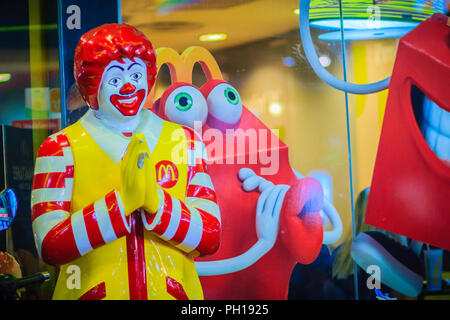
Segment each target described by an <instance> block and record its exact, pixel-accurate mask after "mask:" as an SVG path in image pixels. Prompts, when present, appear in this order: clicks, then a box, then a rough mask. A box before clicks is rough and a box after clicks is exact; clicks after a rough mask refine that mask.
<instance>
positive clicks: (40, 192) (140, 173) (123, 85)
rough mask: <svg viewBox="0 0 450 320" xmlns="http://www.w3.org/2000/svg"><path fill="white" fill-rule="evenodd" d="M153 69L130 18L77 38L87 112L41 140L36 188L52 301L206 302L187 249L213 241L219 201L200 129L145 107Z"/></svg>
mask: <svg viewBox="0 0 450 320" xmlns="http://www.w3.org/2000/svg"><path fill="white" fill-rule="evenodd" d="M156 72H157V68H156V56H155V52H154V50H153V48H152V44H151V43H150V41H149V40H148V39H147V38H146V37H145V36H144V34H143V33H141V32H140V31H138V30H137V29H135V28H134V27H132V26H129V25H126V24H107V25H102V26H100V27H97V28H95V29H93V30H91V31H89V32H87V33H86V34H84V35H83V36H82V37H81V39H80V41H79V44H78V47H77V48H76V51H75V66H74V74H75V78H76V81H77V83H78V86H79V88H80V93H81V95H82V97H83V99H84V100H85V101H86V102H87V104H88V105H89V107H90V109H89V111H88V112H87V113H86V114H85V115H84V116H83V117H82V118H81V119H80V120H79V121H78V122H76V123H74V124H72V125H71V126H68V127H66V128H65V129H63V130H61V131H60V132H58V133H56V134H53V135H51V136H50V137H48V138H47V139H46V140H45V142H44V143H43V144H42V145H41V147H40V149H39V151H38V153H37V156H36V166H35V171H34V179H33V187H32V196H31V199H32V200H31V206H32V221H33V232H34V236H35V240H36V245H37V248H38V252H39V254H40V257H41V258H42V259H43V260H44V261H45V262H46V263H48V264H52V265H57V266H59V267H60V268H59V276H58V280H57V284H56V288H55V291H54V294H53V299H142V300H145V299H203V292H202V288H201V285H200V281H199V278H198V274H197V271H196V268H195V265H194V260H193V258H194V257H198V256H204V255H207V254H212V253H214V252H215V251H216V250H217V249H218V246H219V236H220V226H221V225H220V212H219V207H218V205H217V203H216V197H215V192H214V187H213V185H212V183H211V179H210V177H209V175H208V173H207V168H206V152H205V147H204V144H203V142H202V140H201V138H200V137H199V136H198V135H197V134H195V133H194V131H193V130H191V129H189V128H187V127H184V126H182V125H179V124H175V123H172V122H168V121H165V120H162V119H161V118H159V117H158V116H156V115H155V114H154V113H152V112H151V111H149V110H147V109H144V108H143V106H144V102H145V100H146V97H147V95H148V93H149V92H150V91H151V89H152V87H153V85H154V83H155V77H156ZM179 100H180V105H179V107H180V108H183V98H182V97H181V98H180V99H179ZM76 275H78V276H79V279H78V281H74V279H73V277H74V276H76Z"/></svg>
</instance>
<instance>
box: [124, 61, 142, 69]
mask: <svg viewBox="0 0 450 320" xmlns="http://www.w3.org/2000/svg"><path fill="white" fill-rule="evenodd" d="M135 64H137V65H138V66H140V67H142V66H141V65H140V64H139V63H137V62H134V63H132V64H130V65H129V66H128V68H127V70H130V69H131V67H132V66H134V65H135Z"/></svg>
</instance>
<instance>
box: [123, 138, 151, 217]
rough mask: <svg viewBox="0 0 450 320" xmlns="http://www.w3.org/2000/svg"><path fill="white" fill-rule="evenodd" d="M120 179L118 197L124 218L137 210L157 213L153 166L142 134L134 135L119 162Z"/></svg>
mask: <svg viewBox="0 0 450 320" xmlns="http://www.w3.org/2000/svg"><path fill="white" fill-rule="evenodd" d="M121 178H122V190H121V192H120V195H121V198H122V203H123V206H124V209H125V215H126V216H129V215H130V214H131V213H133V212H134V211H135V210H137V209H139V208H143V209H144V210H145V211H147V212H149V213H156V212H157V211H158V206H159V199H158V193H157V188H158V184H157V182H156V171H155V164H154V161H153V159H152V158H151V156H150V150H149V149H148V145H147V142H146V140H145V136H144V135H143V134H142V133H137V134H135V135H134V136H133V138H131V141H130V143H129V144H128V148H127V151H126V153H125V156H124V157H123V159H122V162H121Z"/></svg>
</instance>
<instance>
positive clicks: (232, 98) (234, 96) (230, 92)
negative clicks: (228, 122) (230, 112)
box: [225, 88, 239, 105]
mask: <svg viewBox="0 0 450 320" xmlns="http://www.w3.org/2000/svg"><path fill="white" fill-rule="evenodd" d="M225 98H227V100H228V102H229V103H231V104H234V105H236V104H238V103H239V95H238V93H237V92H236V90H234V89H233V88H227V89H226V90H225Z"/></svg>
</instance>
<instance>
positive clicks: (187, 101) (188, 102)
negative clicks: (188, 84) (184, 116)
mask: <svg viewBox="0 0 450 320" xmlns="http://www.w3.org/2000/svg"><path fill="white" fill-rule="evenodd" d="M174 103H175V107H176V108H177V109H178V110H180V111H187V110H189V109H190V108H191V107H192V97H191V95H190V94H188V93H186V92H181V93H179V94H177V95H176V96H175V100H174Z"/></svg>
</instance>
